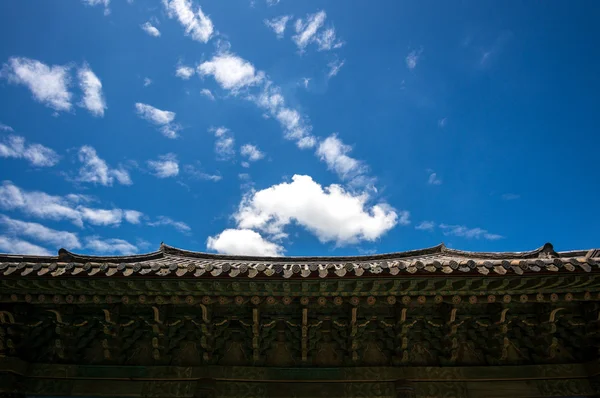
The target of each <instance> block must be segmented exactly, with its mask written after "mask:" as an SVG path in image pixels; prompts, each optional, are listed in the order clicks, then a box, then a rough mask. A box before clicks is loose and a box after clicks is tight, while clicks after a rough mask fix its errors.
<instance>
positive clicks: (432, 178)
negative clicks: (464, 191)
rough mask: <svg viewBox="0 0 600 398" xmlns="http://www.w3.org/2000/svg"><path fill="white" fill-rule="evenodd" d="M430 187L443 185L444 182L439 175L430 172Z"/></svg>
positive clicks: (428, 180) (428, 181)
mask: <svg viewBox="0 0 600 398" xmlns="http://www.w3.org/2000/svg"><path fill="white" fill-rule="evenodd" d="M427 183H428V184H429V185H441V184H442V180H441V179H440V178H439V177H438V175H437V173H434V172H430V174H429V178H428V179H427Z"/></svg>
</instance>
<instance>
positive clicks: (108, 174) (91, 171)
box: [77, 145, 132, 186]
mask: <svg viewBox="0 0 600 398" xmlns="http://www.w3.org/2000/svg"><path fill="white" fill-rule="evenodd" d="M78 157H79V161H80V162H81V163H83V166H82V167H81V168H80V169H79V176H78V178H77V180H78V181H82V182H92V183H94V184H100V185H104V186H111V185H112V184H113V181H114V179H116V180H117V181H118V182H119V183H120V184H123V185H131V184H132V182H131V177H130V176H129V173H128V172H127V170H125V169H122V168H120V169H111V168H110V167H108V165H107V164H106V162H105V161H104V159H101V158H100V157H99V156H98V154H97V153H96V150H95V149H94V148H92V147H91V146H87V145H86V146H82V147H81V148H80V149H79V154H78Z"/></svg>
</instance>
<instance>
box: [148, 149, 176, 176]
mask: <svg viewBox="0 0 600 398" xmlns="http://www.w3.org/2000/svg"><path fill="white" fill-rule="evenodd" d="M158 159H159V160H149V161H148V167H150V168H151V169H152V170H153V171H154V175H155V176H156V177H158V178H168V177H175V176H176V175H177V174H179V163H178V162H177V156H175V154H173V153H167V154H166V155H161V156H159V157H158Z"/></svg>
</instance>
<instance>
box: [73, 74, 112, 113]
mask: <svg viewBox="0 0 600 398" xmlns="http://www.w3.org/2000/svg"><path fill="white" fill-rule="evenodd" d="M77 78H78V79H79V88H80V89H81V91H82V92H83V98H82V100H81V102H80V103H79V106H81V107H83V108H85V109H87V110H88V111H90V113H91V114H92V115H94V116H100V117H102V116H104V110H105V109H106V108H107V107H106V100H105V99H104V94H103V93H102V82H101V81H100V79H99V78H98V76H96V74H95V73H94V72H93V71H92V69H90V67H89V65H88V64H84V65H83V66H82V67H81V68H79V69H78V70H77Z"/></svg>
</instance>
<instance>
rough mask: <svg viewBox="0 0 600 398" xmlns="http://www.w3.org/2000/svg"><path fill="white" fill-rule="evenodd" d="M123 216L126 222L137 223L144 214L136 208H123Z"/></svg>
mask: <svg viewBox="0 0 600 398" xmlns="http://www.w3.org/2000/svg"><path fill="white" fill-rule="evenodd" d="M123 216H124V217H125V220H127V222H128V223H130V224H139V223H140V220H141V218H142V217H143V216H144V213H142V212H141V211H137V210H125V211H124V212H123Z"/></svg>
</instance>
